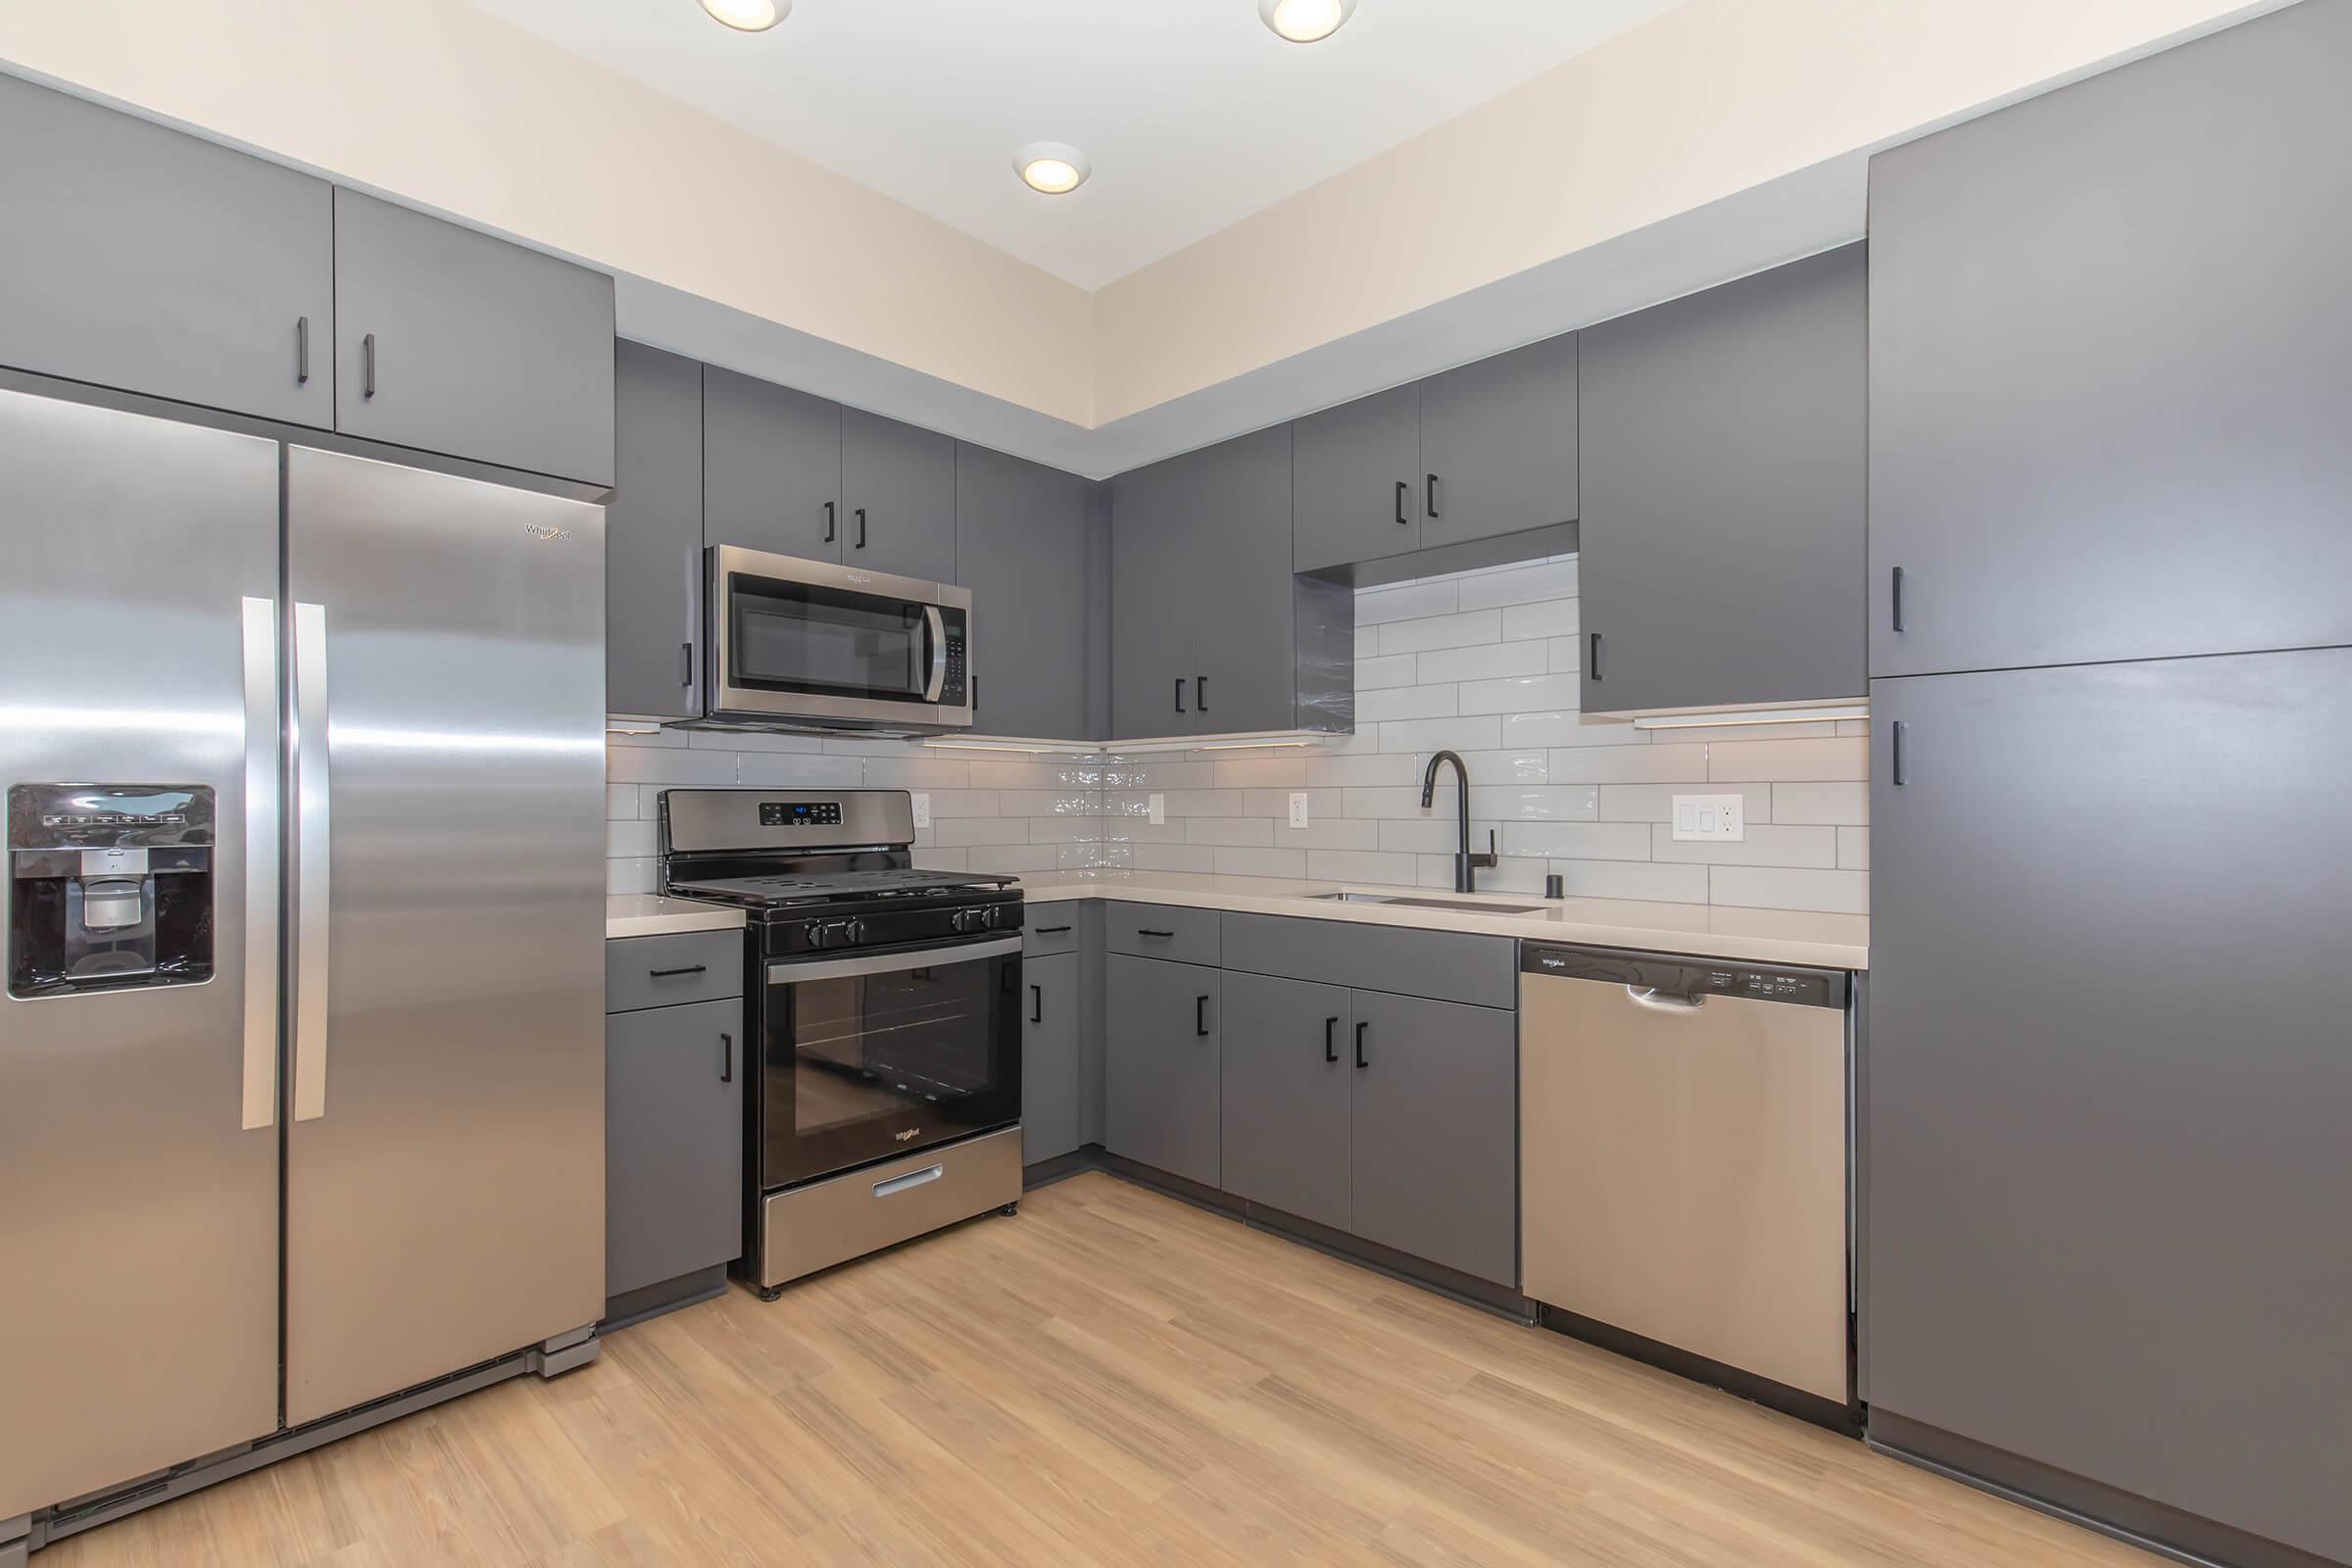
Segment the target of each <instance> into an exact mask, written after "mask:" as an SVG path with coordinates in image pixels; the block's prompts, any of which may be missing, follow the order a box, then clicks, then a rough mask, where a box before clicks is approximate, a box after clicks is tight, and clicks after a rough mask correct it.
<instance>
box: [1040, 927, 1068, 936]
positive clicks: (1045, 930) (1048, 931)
mask: <svg viewBox="0 0 2352 1568" xmlns="http://www.w3.org/2000/svg"><path fill="white" fill-rule="evenodd" d="M1068 929H1069V927H1068V926H1066V925H1041V926H1039V927H1038V928H1037V934H1038V935H1039V936H1041V937H1057V936H1059V935H1061V934H1062V933H1063V932H1064V931H1067V930H1068Z"/></svg>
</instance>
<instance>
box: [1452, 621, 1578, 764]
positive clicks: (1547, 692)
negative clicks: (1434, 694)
mask: <svg viewBox="0 0 2352 1568" xmlns="http://www.w3.org/2000/svg"><path fill="white" fill-rule="evenodd" d="M1503 646H1505V647H1509V646H1511V645H1510V644H1507V643H1506V644H1504V645H1503ZM1530 646H1532V645H1530ZM1576 702H1577V695H1576V677H1575V676H1574V675H1507V676H1504V677H1503V678H1502V679H1500V680H1469V681H1464V682H1462V686H1461V698H1460V702H1459V706H1458V707H1457V708H1456V710H1455V711H1458V712H1463V713H1524V712H1526V711H1529V710H1530V709H1559V708H1574V707H1575V706H1576ZM1545 744H1547V745H1548V744H1549V743H1548V742H1546V743H1545Z"/></svg>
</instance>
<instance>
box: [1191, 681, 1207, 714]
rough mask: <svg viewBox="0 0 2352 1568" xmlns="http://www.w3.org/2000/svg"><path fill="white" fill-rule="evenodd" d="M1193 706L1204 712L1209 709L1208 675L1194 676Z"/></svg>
mask: <svg viewBox="0 0 2352 1568" xmlns="http://www.w3.org/2000/svg"><path fill="white" fill-rule="evenodd" d="M1193 707H1194V708H1195V709H1197V710H1199V711H1201V712H1203V713H1205V712H1207V711H1208V677H1207V676H1206V675H1195V676H1194V677H1193Z"/></svg>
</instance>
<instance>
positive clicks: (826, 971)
mask: <svg viewBox="0 0 2352 1568" xmlns="http://www.w3.org/2000/svg"><path fill="white" fill-rule="evenodd" d="M1020 951H1021V939H1020V938H1019V937H999V938H997V939H996V940H994V941H992V942H975V943H973V944H972V945H971V946H969V947H962V948H923V949H921V950H919V951H917V952H913V953H877V954H872V955H870V956H866V957H862V958H820V959H818V960H817V961H816V962H814V963H809V962H806V961H804V960H802V959H797V958H777V959H775V960H773V961H771V962H770V963H769V964H768V966H767V983H768V984H769V985H771V986H773V985H794V984H797V983H799V982H800V981H803V980H850V979H855V978H856V977H858V975H865V974H905V973H906V972H907V971H908V970H910V969H929V968H934V967H937V966H938V965H940V964H943V963H971V962H976V961H977V960H979V959H981V958H1003V957H1007V956H1011V955H1013V954H1016V953H1019V952H1020Z"/></svg>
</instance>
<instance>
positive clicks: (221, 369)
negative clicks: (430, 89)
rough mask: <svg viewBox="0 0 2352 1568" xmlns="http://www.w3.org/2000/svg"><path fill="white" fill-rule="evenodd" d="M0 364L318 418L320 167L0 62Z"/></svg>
mask: <svg viewBox="0 0 2352 1568" xmlns="http://www.w3.org/2000/svg"><path fill="white" fill-rule="evenodd" d="M0 148H5V149H7V151H6V153H5V154H4V155H0V300H5V301H6V302H7V308H6V309H5V310H0V365H7V366H12V367H14V368H18V369H23V370H32V371H37V372H39V373H40V374H43V375H55V376H63V377H66V378H68V379H71V380H75V381H87V382H91V383H94V384H96V385H99V386H110V387H119V388H122V389H123V390H125V391H131V392H143V393H146V394H148V395H150V396H153V397H161V398H173V399H176V400H178V401H180V402H183V403H196V404H203V405H206V406H208V407H211V408H217V409H229V410H233V411H235V412H237V413H239V414H251V415H258V416H260V417H264V418H270V419H283V420H287V421H289V422H291V423H295V424H308V425H315V426H317V427H319V428H320V429H326V428H330V427H331V426H332V425H333V424H334V422H335V375H334V330H335V256H334V245H335V227H334V210H333V201H334V195H333V190H332V187H330V186H329V185H328V184H327V183H326V182H325V181H324V180H321V179H314V178H313V177H311V176H310V175H308V174H303V173H297V172H294V171H293V170H290V169H281V168H279V167H278V166H277V165H275V164H270V163H265V162H263V161H262V160H261V159H258V158H249V157H246V156H245V155H244V154H242V153H238V152H232V151H230V150H229V149H228V148H226V147H221V146H218V145H216V144H215V143H212V142H208V141H202V140H199V139H198V138H196V137H194V136H186V135H182V134H180V133H179V132H178V131H174V130H167V129H165V128H164V127H163V126H161V125H157V124H153V123H149V122H147V121H144V120H139V119H137V118H135V117H133V116H130V115H126V114H122V113H119V112H117V111H115V110H112V109H106V108H102V107H100V106H99V105H97V104H92V103H85V102H83V101H82V100H81V99H78V98H74V97H72V96H70V95H68V94H66V93H61V92H55V91H52V90H51V89H49V88H47V87H39V86H35V85H34V84H33V83H31V82H28V81H24V80H21V79H19V78H17V77H14V76H7V75H0Z"/></svg>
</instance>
